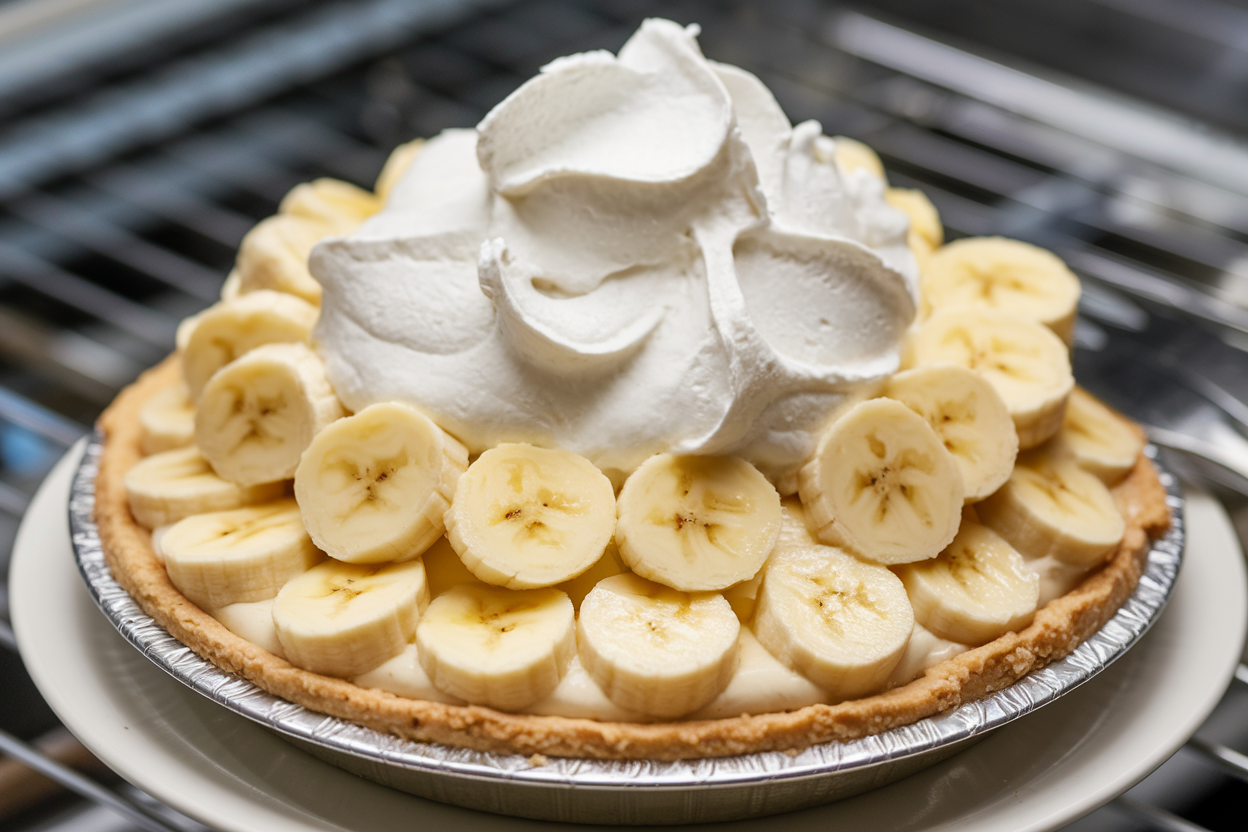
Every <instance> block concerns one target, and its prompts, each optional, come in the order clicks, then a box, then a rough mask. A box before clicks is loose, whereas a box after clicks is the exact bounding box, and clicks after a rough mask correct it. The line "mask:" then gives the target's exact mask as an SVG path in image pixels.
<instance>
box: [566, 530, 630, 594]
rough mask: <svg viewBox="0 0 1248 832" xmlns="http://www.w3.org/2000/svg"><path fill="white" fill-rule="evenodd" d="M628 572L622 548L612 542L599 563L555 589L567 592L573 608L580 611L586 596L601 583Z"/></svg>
mask: <svg viewBox="0 0 1248 832" xmlns="http://www.w3.org/2000/svg"><path fill="white" fill-rule="evenodd" d="M627 571H628V564H626V563H624V558H622V557H620V548H619V547H618V546H616V545H615V542H614V541H612V542H611V543H608V544H607V549H606V551H605V552H603V553H602V557H600V558H598V562H597V563H595V564H594V565H593V566H591V567H589V569H586V570H585V571H584V572H582V573H581V574H579V575H577V576H576V577H575V578H573V579H572V580H570V581H564V582H563V583H561V584H559V585H557V586H556V587H555V589H558V590H561V591H563V592H566V593H567V594H568V597H569V598H571V599H572V606H574V607H576V608H577V609H578V610H579V609H580V608H581V602H582V601H584V600H585V596H586V595H588V594H589V593H590V591H591V590H592V589H593V588H594V587H596V586H597V585H598V582H599V581H601V580H603V579H604V578H610V577H611V576H612V575H619V574H622V573H624V572H627Z"/></svg>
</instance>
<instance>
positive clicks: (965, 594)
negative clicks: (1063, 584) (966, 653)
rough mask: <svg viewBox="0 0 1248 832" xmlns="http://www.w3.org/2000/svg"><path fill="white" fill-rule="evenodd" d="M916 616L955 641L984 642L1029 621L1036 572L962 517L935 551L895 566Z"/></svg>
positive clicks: (996, 537)
mask: <svg viewBox="0 0 1248 832" xmlns="http://www.w3.org/2000/svg"><path fill="white" fill-rule="evenodd" d="M897 575H898V576H899V577H900V578H901V582H902V583H903V584H905V587H906V594H907V595H908V596H909V597H910V604H911V606H913V607H914V617H915V618H916V619H917V620H918V622H919V623H920V624H922V625H923V626H924V627H926V628H927V629H929V630H931V631H932V632H933V633H935V634H936V635H938V636H940V637H941V638H943V639H948V640H949V641H956V642H958V643H959V644H970V645H980V644H987V643H988V642H990V641H992V640H993V639H995V638H998V637H999V636H1002V635H1005V634H1006V633H1008V632H1010V631H1011V630H1013V631H1015V632H1017V631H1018V630H1021V629H1023V628H1024V627H1026V626H1027V625H1028V624H1030V623H1031V619H1032V616H1033V615H1035V612H1036V604H1037V603H1038V601H1039V598H1040V576H1039V575H1037V574H1036V573H1035V572H1033V571H1032V570H1031V569H1030V568H1028V566H1027V563H1026V562H1025V561H1024V560H1023V556H1022V555H1020V554H1019V553H1018V552H1017V550H1015V549H1014V547H1013V546H1011V545H1010V544H1009V543H1007V542H1006V541H1005V539H1004V538H1003V537H1001V536H1000V535H999V534H997V533H996V532H994V531H993V530H992V529H990V528H988V527H987V526H982V525H980V524H979V523H970V522H964V523H963V524H962V527H961V528H960V529H958V536H957V537H955V538H954V539H953V542H952V543H950V544H949V545H948V546H947V547H945V550H944V551H943V552H941V553H940V555H939V556H938V557H935V558H933V559H931V560H925V561H920V562H919V563H908V564H906V565H905V566H901V567H898V568H897Z"/></svg>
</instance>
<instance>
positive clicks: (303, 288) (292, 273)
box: [234, 214, 326, 305]
mask: <svg viewBox="0 0 1248 832" xmlns="http://www.w3.org/2000/svg"><path fill="white" fill-rule="evenodd" d="M325 235H326V229H325V227H324V226H322V225H321V224H320V223H318V222H315V221H313V220H309V219H308V218H307V217H300V216H295V215H291V214H275V215H274V216H272V217H269V218H267V219H263V220H261V221H260V222H259V223H257V224H256V226H255V227H254V228H252V229H251V230H250V231H248V232H247V236H245V237H243V242H242V243H241V244H240V245H239V247H238V259H237V260H236V261H235V264H234V269H235V271H236V272H237V273H238V288H239V291H240V292H242V293H250V292H254V291H256V290H257V289H272V290H273V291H276V292H286V293H287V294H291V295H295V296H296V297H300V298H303V299H304V300H306V301H307V302H308V303H311V304H318V305H319V304H320V302H321V284H319V283H317V282H316V279H315V278H313V277H312V275H311V273H309V272H308V255H309V254H310V253H311V252H312V247H313V246H314V245H316V244H317V243H319V242H320V241H321V238H322V237H324V236H325Z"/></svg>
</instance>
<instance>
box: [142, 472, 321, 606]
mask: <svg viewBox="0 0 1248 832" xmlns="http://www.w3.org/2000/svg"><path fill="white" fill-rule="evenodd" d="M160 549H161V553H162V554H163V555H164V561H165V570H166V571H167V572H168V573H169V580H171V581H173V585H174V586H176V587H177V588H178V591H179V592H181V593H182V594H183V595H185V596H186V597H187V598H189V599H191V600H192V601H193V602H195V604H196V605H197V606H198V607H199V608H200V609H203V610H215V609H218V608H219V607H225V606H228V605H230V604H238V603H251V602H253V601H264V600H266V599H268V598H273V597H274V596H276V595H277V593H278V591H279V590H280V589H281V588H282V586H283V585H284V584H285V583H286V582H287V581H289V580H290V579H291V578H293V577H294V576H296V575H300V574H302V573H304V572H307V571H308V570H309V569H311V568H312V567H313V566H315V565H316V564H317V563H318V562H319V561H321V560H323V559H324V556H323V555H322V554H321V553H320V552H319V551H317V548H316V547H315V546H313V545H312V539H311V538H310V537H308V533H307V532H306V531H304V528H303V518H302V517H300V516H299V505H298V503H296V502H295V501H294V500H292V499H290V498H289V497H287V498H285V499H282V500H275V501H274V502H271V503H264V504H262V505H258V506H248V507H246V508H236V509H232V510H230V511H214V512H210V513H208V514H196V515H193V516H191V517H187V518H185V519H183V520H179V521H178V522H177V523H174V524H173V525H172V526H169V527H167V529H166V530H165V533H164V534H163V535H161V538H160Z"/></svg>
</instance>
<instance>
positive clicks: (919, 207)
mask: <svg viewBox="0 0 1248 832" xmlns="http://www.w3.org/2000/svg"><path fill="white" fill-rule="evenodd" d="M884 199H885V200H886V201H887V202H888V204H889V205H891V206H893V207H894V208H896V209H897V210H899V211H901V212H903V213H904V214H905V215H906V216H907V217H909V218H910V232H909V233H908V234H907V236H906V243H907V245H909V246H910V251H912V252H914V258H915V259H916V260H918V261H919V271H920V273H925V272H927V270H928V265H927V261H928V260H929V259H931V256H932V254H933V253H934V252H935V251H936V249H938V248H940V247H941V246H942V245H944V242H945V229H944V227H943V226H941V224H940V214H939V213H937V211H936V206H935V205H933V204H932V201H931V200H930V199H928V198H927V194H925V193H923V192H922V191H919V190H912V189H909V188H889V189H888V190H886V191H885V192H884ZM923 306H924V307H925V308H926V307H927V306H928V302H927V298H926V297H924V299H923Z"/></svg>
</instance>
